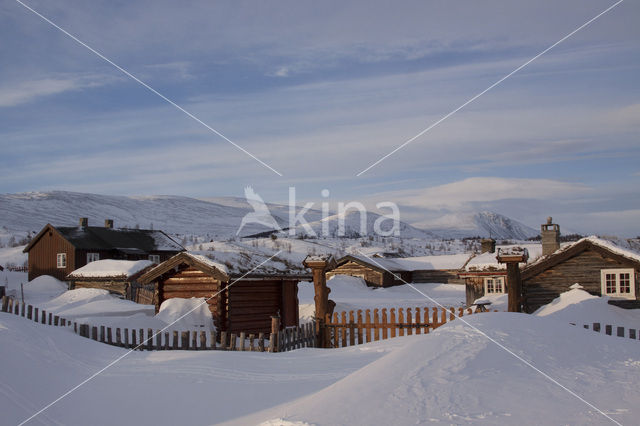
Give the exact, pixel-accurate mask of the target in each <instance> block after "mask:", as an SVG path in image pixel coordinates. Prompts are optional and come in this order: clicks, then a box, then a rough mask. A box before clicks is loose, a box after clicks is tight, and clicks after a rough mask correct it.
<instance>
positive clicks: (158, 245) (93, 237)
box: [25, 225, 184, 254]
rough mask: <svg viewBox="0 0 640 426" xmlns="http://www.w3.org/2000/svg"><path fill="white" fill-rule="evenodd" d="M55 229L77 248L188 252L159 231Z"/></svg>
mask: <svg viewBox="0 0 640 426" xmlns="http://www.w3.org/2000/svg"><path fill="white" fill-rule="evenodd" d="M49 226H50V225H49ZM46 228H47V227H45V229H46ZM53 228H54V229H55V230H56V231H58V232H59V233H60V234H61V235H62V236H63V237H64V238H65V239H66V240H67V241H69V242H70V243H71V244H72V245H73V246H74V247H75V248H77V249H81V250H117V251H120V252H124V253H131V254H134V253H139V254H144V253H150V252H174V253H175V252H180V251H183V250H184V247H182V246H181V245H180V244H178V243H177V242H175V241H174V240H172V239H171V238H170V237H169V236H168V235H167V234H165V233H164V232H162V231H157V230H151V229H122V228H104V227H100V226H87V227H79V226H72V227H71V226H70V227H66V226H56V227H53ZM45 229H43V231H44V230H45ZM41 234H42V231H41ZM39 236H40V235H38V236H36V238H34V239H33V240H32V242H31V243H30V244H29V245H28V246H27V247H26V248H25V251H28V250H29V249H30V248H31V246H32V245H33V244H35V242H36V240H37V239H38V238H39Z"/></svg>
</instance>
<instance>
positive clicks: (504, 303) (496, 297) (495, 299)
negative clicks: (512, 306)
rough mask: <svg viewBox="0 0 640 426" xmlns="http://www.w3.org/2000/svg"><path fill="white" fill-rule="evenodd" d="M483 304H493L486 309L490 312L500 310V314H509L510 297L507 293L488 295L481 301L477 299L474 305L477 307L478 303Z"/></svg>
mask: <svg viewBox="0 0 640 426" xmlns="http://www.w3.org/2000/svg"><path fill="white" fill-rule="evenodd" d="M482 302H491V304H490V305H489V306H487V307H486V308H487V310H490V311H493V310H498V311H500V312H507V311H508V310H509V295H508V294H507V293H504V294H487V295H484V296H482V297H481V298H479V299H476V300H475V301H474V302H473V303H474V305H475V304H476V303H482ZM474 309H475V308H474Z"/></svg>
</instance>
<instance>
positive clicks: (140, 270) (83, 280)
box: [66, 259, 155, 300]
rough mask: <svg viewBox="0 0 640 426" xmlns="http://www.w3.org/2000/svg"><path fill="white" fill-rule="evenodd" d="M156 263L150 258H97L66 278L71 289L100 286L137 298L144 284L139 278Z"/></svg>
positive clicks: (128, 297)
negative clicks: (139, 281)
mask: <svg viewBox="0 0 640 426" xmlns="http://www.w3.org/2000/svg"><path fill="white" fill-rule="evenodd" d="M154 265H155V264H154V263H153V262H151V261H150V260H114V259H105V260H96V261H94V262H90V263H88V264H86V265H85V266H83V267H81V268H79V269H76V270H75V271H73V272H72V273H70V274H69V275H67V277H66V280H67V281H68V282H69V289H70V290H73V289H76V288H99V289H102V290H107V291H109V292H110V293H113V294H117V295H120V296H122V297H123V298H125V299H128V300H136V295H137V292H138V290H139V289H140V288H143V286H142V285H141V284H140V283H138V278H139V277H140V276H141V275H142V274H144V273H145V272H146V271H148V270H150V269H151V268H152V267H153V266H154Z"/></svg>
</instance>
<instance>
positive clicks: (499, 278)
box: [482, 275, 507, 295]
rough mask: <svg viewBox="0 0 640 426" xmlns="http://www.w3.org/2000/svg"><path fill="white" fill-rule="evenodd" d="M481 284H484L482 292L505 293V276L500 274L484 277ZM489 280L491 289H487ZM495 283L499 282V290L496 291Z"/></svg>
mask: <svg viewBox="0 0 640 426" xmlns="http://www.w3.org/2000/svg"><path fill="white" fill-rule="evenodd" d="M482 281H483V285H484V294H485V295H487V294H505V293H506V292H507V286H506V284H505V277H504V276H502V275H500V276H491V277H484V279H483V280H482ZM489 281H492V284H491V285H492V286H493V291H489ZM496 284H499V286H500V290H501V291H496V287H497V286H496Z"/></svg>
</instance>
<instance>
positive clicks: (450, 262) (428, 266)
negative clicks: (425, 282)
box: [376, 253, 471, 271]
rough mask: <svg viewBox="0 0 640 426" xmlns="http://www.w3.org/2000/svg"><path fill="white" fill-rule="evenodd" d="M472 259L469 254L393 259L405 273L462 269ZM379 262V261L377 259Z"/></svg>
mask: <svg viewBox="0 0 640 426" xmlns="http://www.w3.org/2000/svg"><path fill="white" fill-rule="evenodd" d="M470 257H471V255H470V254H468V253H458V254H443V255H439V256H417V257H405V258H399V259H393V260H394V261H395V262H396V263H397V264H398V265H400V266H401V267H402V268H403V269H404V270H405V271H416V270H443V269H454V270H458V269H461V268H462V267H463V266H464V265H465V263H467V261H468V260H469V258H470ZM376 260H377V259H376Z"/></svg>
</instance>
